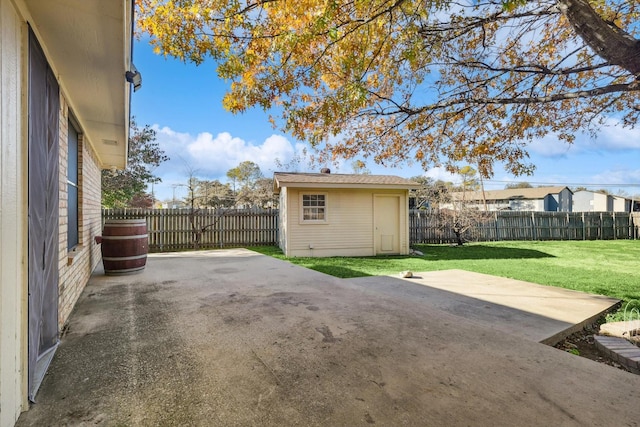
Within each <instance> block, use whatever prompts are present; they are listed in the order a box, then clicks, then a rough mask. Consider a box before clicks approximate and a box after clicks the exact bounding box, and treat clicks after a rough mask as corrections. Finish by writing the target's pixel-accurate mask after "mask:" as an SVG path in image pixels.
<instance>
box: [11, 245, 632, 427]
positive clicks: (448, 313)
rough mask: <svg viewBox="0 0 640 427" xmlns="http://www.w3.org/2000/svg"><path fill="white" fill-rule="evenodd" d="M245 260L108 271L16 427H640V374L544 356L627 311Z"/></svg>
mask: <svg viewBox="0 0 640 427" xmlns="http://www.w3.org/2000/svg"><path fill="white" fill-rule="evenodd" d="M417 276H419V278H416V279H406V280H405V279H399V278H393V277H368V278H360V279H350V280H341V279H337V278H334V277H331V276H327V275H324V274H321V273H318V272H315V271H310V270H306V269H304V268H301V267H298V266H294V265H292V264H289V263H287V262H283V261H279V260H276V259H273V258H270V257H266V256H263V255H259V254H257V253H255V252H251V251H248V250H242V249H237V250H222V251H205V252H185V253H172V254H158V255H151V256H150V257H149V260H148V264H147V268H146V269H145V271H144V272H142V273H140V274H136V275H129V276H120V277H117V276H116V277H114V276H104V275H103V274H102V272H101V271H96V272H95V273H94V275H93V277H92V279H91V281H90V283H89V285H88V287H87V288H86V290H85V292H84V294H83V295H82V297H81V299H80V301H79V302H78V305H77V307H76V309H75V312H74V313H73V315H72V317H71V321H70V323H69V327H68V329H67V330H66V333H65V335H64V336H63V338H62V342H61V344H60V347H59V349H58V352H57V354H56V357H55V358H54V361H53V364H52V366H51V368H50V370H49V372H48V374H47V376H46V377H45V379H44V382H43V384H42V387H41V389H40V392H39V394H38V395H37V399H36V400H37V403H36V404H35V405H33V406H32V409H31V410H30V411H29V412H27V413H24V414H23V415H22V416H21V417H20V420H19V421H18V424H17V425H18V426H42V425H47V426H54V425H55V426H58V425H74V426H75V425H105V426H107V425H109V426H110V425H135V426H137V425H143V426H156V425H167V426H174V425H180V426H186V425H189V426H251V425H256V426H258V425H259V426H281V425H282V426H284V425H286V426H290V425H300V426H313V425H318V426H320V425H322V426H357V425H371V424H377V425H383V426H399V425H411V426H469V425H474V426H483V425H486V426H497V425H500V426H512V425H518V426H527V425H531V426H533V425H540V426H547V425H558V426H585V425H602V426H609V425H611V426H614V425H615V426H618V425H629V426H633V425H636V426H637V425H638V424H639V423H640V419H639V418H638V409H637V405H636V402H638V401H640V376H637V375H633V374H629V373H626V372H623V371H620V370H617V369H615V368H612V367H609V366H607V365H604V364H599V363H596V362H593V361H591V360H587V359H584V358H581V357H577V356H574V355H571V354H568V353H566V352H563V351H560V350H557V349H555V348H552V347H549V346H546V345H543V344H540V343H539V342H541V341H549V340H554V339H557V338H558V337H559V336H561V335H562V334H563V331H567V330H569V329H570V328H572V327H574V326H575V325H577V324H580V323H581V322H583V321H586V320H588V319H590V318H593V317H594V316H597V315H598V314H599V313H600V312H601V311H602V310H605V309H606V308H608V307H610V306H611V305H613V304H615V301H614V300H611V299H608V298H603V297H597V296H588V295H585V294H581V293H575V292H570V291H564V290H556V289H554V288H544V289H541V288H539V287H538V285H533V284H525V283H523V282H518V281H511V280H509V279H499V278H495V277H492V276H486V275H477V274H475V273H467V272H463V271H459V270H452V271H447V272H435V273H419V274H417Z"/></svg>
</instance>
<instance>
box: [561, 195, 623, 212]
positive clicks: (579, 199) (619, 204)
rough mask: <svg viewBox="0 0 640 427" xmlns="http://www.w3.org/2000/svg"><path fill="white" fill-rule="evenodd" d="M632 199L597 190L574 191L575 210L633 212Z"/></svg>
mask: <svg viewBox="0 0 640 427" xmlns="http://www.w3.org/2000/svg"><path fill="white" fill-rule="evenodd" d="M631 205H632V200H631V199H627V198H625V197H622V196H612V195H609V194H605V193H600V192H597V191H589V190H580V191H576V192H575V193H573V212H631Z"/></svg>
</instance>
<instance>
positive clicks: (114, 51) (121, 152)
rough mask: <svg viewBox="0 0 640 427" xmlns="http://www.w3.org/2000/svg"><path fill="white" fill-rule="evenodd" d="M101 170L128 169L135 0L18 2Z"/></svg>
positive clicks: (45, 0)
mask: <svg viewBox="0 0 640 427" xmlns="http://www.w3.org/2000/svg"><path fill="white" fill-rule="evenodd" d="M16 3H17V5H18V7H19V8H21V9H22V13H23V15H24V16H25V18H26V19H27V21H28V22H29V24H30V25H31V28H32V29H33V31H34V33H35V34H36V36H37V37H38V41H39V42H40V44H41V46H42V48H43V50H44V51H45V54H46V55H47V58H48V59H49V62H50V66H51V68H52V69H53V72H54V73H55V75H56V77H57V78H58V80H59V83H60V87H61V90H62V91H63V93H64V94H65V95H66V101H67V103H68V105H69V107H70V108H71V111H72V112H73V115H74V117H75V118H76V120H77V121H78V124H79V125H80V127H81V130H82V132H83V134H84V138H85V141H88V143H89V144H90V145H91V146H92V147H93V149H94V150H95V152H96V154H97V157H98V162H99V165H100V166H101V167H102V168H112V167H115V168H124V167H125V166H126V163H127V150H128V136H129V100H130V90H131V88H130V86H131V85H130V83H128V82H127V81H126V79H125V73H126V72H127V71H128V70H131V66H132V64H131V55H132V40H133V25H132V24H133V13H134V11H133V3H132V0H108V1H105V0H56V1H51V0H17V1H16Z"/></svg>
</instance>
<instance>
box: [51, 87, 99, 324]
mask: <svg viewBox="0 0 640 427" xmlns="http://www.w3.org/2000/svg"><path fill="white" fill-rule="evenodd" d="M68 119H69V108H68V105H67V103H66V99H65V98H64V97H63V96H62V95H61V97H60V177H59V178H60V216H59V221H60V223H59V225H60V229H59V233H60V237H59V239H58V241H59V258H58V262H59V282H58V286H59V297H58V323H59V326H60V328H61V329H62V327H63V326H64V325H65V323H66V322H67V320H68V319H69V315H70V314H71V311H72V310H73V307H74V305H75V303H76V301H77V300H78V298H79V297H80V294H81V293H82V291H83V289H84V287H85V286H86V284H87V282H88V280H89V277H90V275H91V272H92V271H93V269H94V268H95V267H96V265H97V264H98V263H99V262H100V259H101V258H100V246H99V245H97V244H96V243H95V241H94V237H95V236H99V235H100V234H101V229H102V219H101V205H100V196H101V191H102V187H101V178H100V173H101V172H100V168H99V166H98V159H97V157H96V154H95V152H94V151H93V149H92V148H91V146H90V145H89V144H88V143H87V142H86V141H85V139H84V137H83V134H82V130H81V129H78V131H79V138H78V139H79V140H78V157H79V158H78V175H79V177H78V184H79V192H78V204H79V206H78V227H79V233H78V238H79V244H78V246H76V247H75V248H73V249H72V250H71V251H69V250H68V249H67V226H68V224H67V213H68V193H67V161H68V143H67V136H68V121H69V120H68Z"/></svg>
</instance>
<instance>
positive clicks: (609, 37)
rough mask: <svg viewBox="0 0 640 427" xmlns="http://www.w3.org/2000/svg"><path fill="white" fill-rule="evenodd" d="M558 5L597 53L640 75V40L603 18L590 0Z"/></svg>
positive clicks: (567, 0)
mask: <svg viewBox="0 0 640 427" xmlns="http://www.w3.org/2000/svg"><path fill="white" fill-rule="evenodd" d="M558 8H559V9H560V11H561V12H562V13H564V15H565V16H566V17H567V19H568V20H569V23H570V24H571V26H572V27H573V28H574V30H575V31H576V33H577V34H578V35H579V36H580V37H581V38H582V40H584V42H585V43H586V44H587V46H589V47H590V48H591V49H592V50H593V51H594V52H595V53H596V54H598V55H599V56H600V57H602V58H603V59H604V60H606V61H608V62H609V63H611V64H613V65H617V66H619V67H621V68H624V69H625V70H627V71H629V72H630V73H631V74H632V75H634V76H636V78H638V79H640V40H637V39H635V38H633V37H632V36H631V35H629V34H627V33H626V32H625V31H623V30H622V29H620V28H618V27H616V26H615V25H614V24H613V23H609V22H607V21H605V20H604V19H602V17H601V16H600V15H598V13H597V12H596V11H595V10H593V8H592V7H591V5H590V4H589V1H588V0H558Z"/></svg>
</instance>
